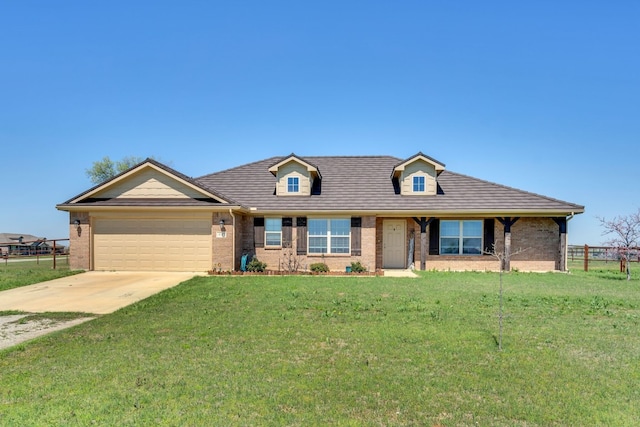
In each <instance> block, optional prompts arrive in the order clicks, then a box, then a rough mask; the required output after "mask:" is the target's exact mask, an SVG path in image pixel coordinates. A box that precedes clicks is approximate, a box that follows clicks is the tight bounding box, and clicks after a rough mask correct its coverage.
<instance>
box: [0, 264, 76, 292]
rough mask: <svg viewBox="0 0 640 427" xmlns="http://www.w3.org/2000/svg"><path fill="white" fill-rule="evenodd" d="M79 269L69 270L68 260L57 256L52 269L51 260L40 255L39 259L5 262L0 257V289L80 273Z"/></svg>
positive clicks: (3, 289)
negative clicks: (54, 267) (54, 266)
mask: <svg viewBox="0 0 640 427" xmlns="http://www.w3.org/2000/svg"><path fill="white" fill-rule="evenodd" d="M80 272H81V271H79V270H69V264H68V261H67V260H66V259H65V258H63V257H59V259H58V260H57V263H56V269H55V270H54V269H53V260H52V259H51V258H49V257H42V258H41V259H40V260H39V261H36V260H35V259H34V260H30V261H19V262H12V261H10V262H5V260H4V259H2V258H0V291H5V290H7V289H12V288H18V287H20V286H26V285H32V284H34V283H40V282H45V281H47V280H53V279H58V278H60V277H66V276H70V275H72V274H77V273H80Z"/></svg>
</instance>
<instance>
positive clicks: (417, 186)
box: [413, 176, 425, 193]
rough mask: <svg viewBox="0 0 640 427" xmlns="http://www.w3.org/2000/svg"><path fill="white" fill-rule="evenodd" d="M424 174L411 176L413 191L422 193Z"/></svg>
mask: <svg viewBox="0 0 640 427" xmlns="http://www.w3.org/2000/svg"><path fill="white" fill-rule="evenodd" d="M424 185H425V184H424V176H414V177H413V192H414V193H424Z"/></svg>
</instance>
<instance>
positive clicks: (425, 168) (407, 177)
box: [400, 160, 437, 195]
mask: <svg viewBox="0 0 640 427" xmlns="http://www.w3.org/2000/svg"><path fill="white" fill-rule="evenodd" d="M414 176H424V177H425V179H424V185H425V192H424V193H414V192H413V177H414ZM436 190H437V183H436V169H435V167H434V166H433V165H430V164H428V163H426V162H424V161H422V160H416V161H415V162H413V163H411V164H408V165H407V166H406V167H405V169H404V171H403V172H402V175H401V176H400V192H401V194H404V195H425V194H426V195H434V194H436Z"/></svg>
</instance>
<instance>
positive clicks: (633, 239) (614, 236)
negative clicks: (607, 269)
mask: <svg viewBox="0 0 640 427" xmlns="http://www.w3.org/2000/svg"><path fill="white" fill-rule="evenodd" d="M597 218H598V220H599V221H600V225H601V226H602V227H603V228H604V231H603V232H602V235H603V236H606V235H610V236H611V238H610V239H609V240H607V241H606V242H604V244H605V245H606V246H613V247H614V248H616V249H617V250H618V252H619V253H620V255H621V256H622V257H623V259H624V261H625V265H626V271H627V280H631V269H630V267H629V258H630V257H629V253H630V251H631V248H635V247H637V246H638V242H639V241H640V209H638V210H637V212H635V213H632V214H629V215H620V216H616V217H614V218H613V219H611V220H607V219H605V218H604V217H597Z"/></svg>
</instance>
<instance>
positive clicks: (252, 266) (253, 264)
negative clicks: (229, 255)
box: [247, 257, 267, 272]
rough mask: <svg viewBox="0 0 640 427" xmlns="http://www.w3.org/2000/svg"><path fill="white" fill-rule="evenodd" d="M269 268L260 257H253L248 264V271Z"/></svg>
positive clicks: (259, 270)
mask: <svg viewBox="0 0 640 427" xmlns="http://www.w3.org/2000/svg"><path fill="white" fill-rule="evenodd" d="M266 268H267V263H266V262H262V261H259V260H258V258H256V257H253V259H252V260H251V261H250V262H249V264H247V271H251V272H263V271H264V270H265V269H266Z"/></svg>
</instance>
